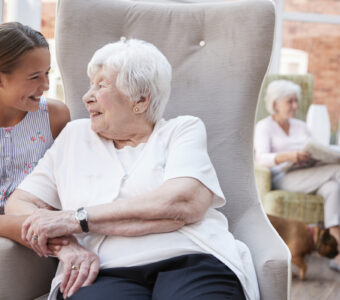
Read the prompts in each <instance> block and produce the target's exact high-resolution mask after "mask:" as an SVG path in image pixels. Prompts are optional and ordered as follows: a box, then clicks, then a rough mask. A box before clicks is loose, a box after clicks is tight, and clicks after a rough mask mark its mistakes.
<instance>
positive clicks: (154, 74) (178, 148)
mask: <svg viewBox="0 0 340 300" xmlns="http://www.w3.org/2000/svg"><path fill="white" fill-rule="evenodd" d="M88 75H89V77H90V80H91V87H90V89H89V91H88V92H87V93H86V94H85V95H84V97H83V101H84V103H85V105H86V108H87V110H88V111H89V113H90V120H89V119H83V120H77V121H73V122H71V123H69V124H68V125H67V127H66V128H65V129H64V130H63V132H62V133H61V134H60V136H59V138H58V139H57V140H56V142H55V144H54V145H53V147H52V148H51V149H50V150H49V151H48V152H47V153H46V155H45V156H44V158H43V159H42V160H41V161H40V162H39V164H38V166H37V167H36V169H35V170H34V172H32V174H30V176H28V177H27V179H26V180H25V181H24V182H23V183H22V184H21V185H20V186H19V188H18V189H17V190H16V191H15V192H14V193H13V195H12V196H11V198H10V199H9V201H8V204H7V206H6V213H11V214H21V215H22V214H23V215H29V214H31V216H29V217H28V218H27V219H26V221H25V223H24V225H23V228H22V234H23V238H24V239H26V240H27V241H28V242H29V243H30V245H31V246H32V248H33V249H34V250H35V251H36V252H37V253H38V254H39V255H45V256H46V255H48V254H49V253H51V251H53V252H54V254H55V255H56V256H58V258H59V259H60V261H61V266H62V268H61V267H60V268H59V269H58V271H57V275H56V277H55V279H54V281H53V283H52V290H51V293H50V297H49V299H55V298H57V299H62V297H65V298H66V297H71V299H82V300H84V299H112V295H115V298H116V299H133V300H135V299H163V300H166V299H202V300H204V299H207V300H208V299H209V300H211V299H216V300H218V299H252V300H254V299H259V291H258V286H257V282H256V274H255V271H254V268H253V264H252V260H251V256H250V253H249V250H248V249H247V247H246V246H245V245H244V244H243V243H241V242H239V241H236V240H235V239H234V238H233V237H232V235H231V234H230V233H229V232H228V223H227V220H226V219H225V217H224V216H223V215H222V214H221V213H220V212H218V211H217V210H216V208H217V207H221V206H222V205H223V204H224V203H225V200H224V196H223V193H222V191H221V188H220V186H219V183H218V179H217V176H216V173H215V170H214V168H213V166H212V164H211V161H210V159H209V156H208V153H207V145H206V132H205V127H204V124H203V123H202V121H201V120H200V119H198V118H195V117H192V116H180V117H177V118H174V119H171V120H167V121H166V120H164V119H162V115H163V112H164V109H165V106H166V103H167V101H168V99H169V94H170V82H171V67H170V65H169V63H168V61H167V59H166V58H165V57H164V56H163V55H162V54H161V53H160V52H159V50H158V49H157V48H155V47H154V46H153V45H151V44H149V43H146V42H143V41H139V40H128V41H126V42H117V43H113V44H108V45H106V46H104V47H103V48H101V49H99V50H98V51H97V52H96V53H95V54H94V56H93V57H92V59H91V61H90V63H89V65H88ZM54 237H64V238H65V239H66V238H67V239H69V245H64V246H54V247H53V246H51V247H52V248H48V246H47V242H48V240H49V239H51V238H54ZM98 272H99V273H98ZM80 287H82V288H81V289H80Z"/></svg>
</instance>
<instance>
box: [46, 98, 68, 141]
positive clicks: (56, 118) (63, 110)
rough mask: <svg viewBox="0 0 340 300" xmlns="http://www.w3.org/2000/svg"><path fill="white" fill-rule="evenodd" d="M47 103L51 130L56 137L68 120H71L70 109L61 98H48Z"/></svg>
mask: <svg viewBox="0 0 340 300" xmlns="http://www.w3.org/2000/svg"><path fill="white" fill-rule="evenodd" d="M47 104H48V114H49V117H50V126H51V132H52V136H53V138H54V139H55V138H56V137H57V136H58V135H59V133H60V132H61V130H62V129H63V128H64V127H65V125H66V124H67V122H69V121H70V120H71V117H70V111H69V109H68V108H67V106H66V105H65V104H64V103H63V102H61V101H59V100H54V99H47Z"/></svg>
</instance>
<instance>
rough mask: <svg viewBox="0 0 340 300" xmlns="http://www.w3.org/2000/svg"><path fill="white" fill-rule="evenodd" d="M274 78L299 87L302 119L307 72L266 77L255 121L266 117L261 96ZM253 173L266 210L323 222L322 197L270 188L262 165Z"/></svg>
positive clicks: (308, 96)
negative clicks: (287, 81) (293, 83)
mask: <svg viewBox="0 0 340 300" xmlns="http://www.w3.org/2000/svg"><path fill="white" fill-rule="evenodd" d="M278 79H286V80H291V81H293V82H295V83H296V84H298V85H299V86H300V87H301V99H300V101H299V107H298V111H297V113H296V117H297V118H298V119H300V120H303V121H305V120H306V115H307V111H308V108H309V106H310V104H311V103H312V100H313V77H312V75H310V74H306V75H268V76H266V78H265V80H264V82H263V85H262V90H261V93H260V97H259V101H258V106H257V113H256V120H257V121H259V120H261V119H263V118H264V117H266V116H268V112H267V111H266V108H265V104H264V101H263V99H264V96H265V94H266V89H267V86H268V84H269V83H270V82H271V81H273V80H278ZM255 176H256V184H257V187H258V190H259V193H260V197H261V200H262V203H263V206H264V209H265V211H266V213H268V214H271V215H275V216H279V217H284V218H288V219H295V220H298V221H302V222H304V223H306V224H317V223H318V222H320V221H323V198H322V197H321V196H318V195H311V194H303V193H295V192H288V191H284V190H272V189H271V174H270V170H269V169H268V168H265V167H261V166H258V165H257V166H256V167H255Z"/></svg>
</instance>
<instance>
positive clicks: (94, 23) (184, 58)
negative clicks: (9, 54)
mask: <svg viewBox="0 0 340 300" xmlns="http://www.w3.org/2000/svg"><path fill="white" fill-rule="evenodd" d="M198 2H199V3H198ZM57 16H58V18H57V26H56V43H57V58H58V63H59V66H60V70H61V75H62V79H63V84H64V90H65V98H66V103H67V105H68V106H69V108H70V110H71V115H72V118H73V119H75V118H81V117H87V116H88V114H87V112H86V111H85V108H84V106H83V104H82V102H81V97H82V95H83V94H84V93H85V91H86V90H87V89H88V86H89V80H88V78H87V76H86V66H87V63H88V61H89V59H90V58H91V56H92V55H93V53H94V51H95V50H96V49H98V48H99V47H101V46H103V45H105V44H106V43H108V42H114V41H117V40H119V39H120V38H122V37H125V38H138V39H142V40H146V41H148V42H151V43H153V44H154V45H156V46H157V47H158V48H159V49H160V50H161V51H162V52H163V53H164V54H165V55H166V57H167V58H168V60H169V61H170V63H171V65H172V67H173V81H172V93H171V97H170V101H169V104H168V107H167V109H166V114H165V117H166V118H171V117H174V116H178V115H185V114H190V115H195V116H198V117H200V118H201V119H202V120H203V121H204V123H205V124H206V127H207V132H208V147H209V149H208V150H209V154H210V157H211V159H212V162H213V164H214V166H215V168H216V171H217V174H218V176H219V180H220V184H221V187H222V189H223V191H224V193H225V195H226V198H227V200H228V204H227V205H226V206H225V207H224V208H223V209H222V211H223V213H224V214H225V215H226V216H227V217H228V220H229V225H230V230H231V232H233V234H234V236H235V237H236V238H238V239H239V240H242V241H244V242H245V243H246V244H247V245H248V246H249V248H250V250H251V252H252V255H253V259H254V263H255V267H256V271H257V275H258V279H259V285H260V293H261V298H262V299H286V298H287V291H288V290H287V281H288V268H287V261H288V259H289V254H288V251H287V248H286V247H285V246H284V245H283V243H282V241H281V240H280V238H279V237H278V235H277V234H276V233H275V232H274V231H273V229H272V227H270V226H269V225H268V221H267V219H266V218H265V215H264V213H263V209H262V206H261V204H260V202H259V198H258V193H257V190H256V186H255V179H254V167H253V151H252V149H253V142H252V141H253V128H254V118H255V108H256V103H257V98H258V94H259V91H260V87H261V83H262V80H263V77H264V75H265V73H266V70H267V67H268V63H269V59H270V55H271V49H272V42H273V31H274V23H275V10H274V6H273V3H272V1H270V0H256V1H255V0H240V1H209V0H207V1H183V0H182V1H180V0H177V1H176V0H174V1H170V0H166V1H154V0H153V1H150V0H149V1H147V0H145V1H142V0H139V1H133V0H87V1H84V0H59V2H58V11H57ZM255 225H256V226H255ZM276 260H278V261H276ZM273 267H274V269H275V270H273V269H272V268H273Z"/></svg>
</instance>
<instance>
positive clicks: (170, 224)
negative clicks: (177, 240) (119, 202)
mask: <svg viewBox="0 0 340 300" xmlns="http://www.w3.org/2000/svg"><path fill="white" fill-rule="evenodd" d="M184 225H185V223H184V222H183V221H180V220H171V219H161V220H122V221H116V222H102V223H96V224H93V223H90V224H89V228H90V232H96V233H100V234H104V235H116V236H125V237H132V236H142V235H146V234H153V233H165V232H172V231H175V230H178V229H180V228H182V227H183V226H184Z"/></svg>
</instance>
